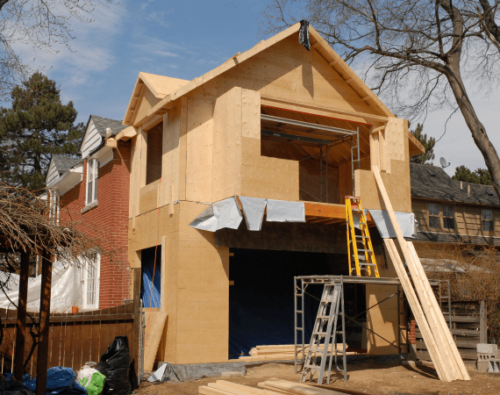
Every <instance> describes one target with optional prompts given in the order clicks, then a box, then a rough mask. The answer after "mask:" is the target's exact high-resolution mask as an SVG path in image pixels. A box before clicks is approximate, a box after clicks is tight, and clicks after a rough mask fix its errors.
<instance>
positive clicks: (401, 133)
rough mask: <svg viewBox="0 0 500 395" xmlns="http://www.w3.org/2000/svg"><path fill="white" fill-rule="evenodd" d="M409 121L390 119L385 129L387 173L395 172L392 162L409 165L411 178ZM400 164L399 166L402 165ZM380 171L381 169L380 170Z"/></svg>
mask: <svg viewBox="0 0 500 395" xmlns="http://www.w3.org/2000/svg"><path fill="white" fill-rule="evenodd" d="M407 134H408V121H406V120H405V119H399V118H389V121H388V122H387V126H386V128H385V132H384V136H385V156H386V168H387V173H388V174H391V172H392V171H393V167H392V161H393V160H397V161H399V162H400V163H401V162H402V163H405V164H407V165H408V177H409V175H410V174H409V159H410V158H409V146H408V144H409V143H408V137H407ZM400 163H399V164H398V165H400ZM379 170H380V169H379Z"/></svg>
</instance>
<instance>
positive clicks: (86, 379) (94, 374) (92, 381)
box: [78, 365, 106, 395]
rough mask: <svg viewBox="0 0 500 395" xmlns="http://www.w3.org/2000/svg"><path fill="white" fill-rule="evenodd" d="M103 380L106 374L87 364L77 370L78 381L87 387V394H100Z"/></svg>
mask: <svg viewBox="0 0 500 395" xmlns="http://www.w3.org/2000/svg"><path fill="white" fill-rule="evenodd" d="M105 381H106V376H104V375H103V374H102V373H100V372H99V371H98V370H96V369H94V368H91V367H88V366H87V365H85V366H84V367H83V368H82V369H81V370H80V371H79V372H78V382H79V383H80V384H81V385H82V386H83V387H85V388H86V389H87V392H88V393H89V395H100V394H102V390H103V389H104V383H105Z"/></svg>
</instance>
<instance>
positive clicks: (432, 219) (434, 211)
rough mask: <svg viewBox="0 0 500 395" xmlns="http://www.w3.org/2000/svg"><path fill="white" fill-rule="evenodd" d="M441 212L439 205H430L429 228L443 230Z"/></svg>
mask: <svg viewBox="0 0 500 395" xmlns="http://www.w3.org/2000/svg"><path fill="white" fill-rule="evenodd" d="M440 216H441V210H440V209H439V204H434V203H429V228H433V229H440V228H441V218H440Z"/></svg>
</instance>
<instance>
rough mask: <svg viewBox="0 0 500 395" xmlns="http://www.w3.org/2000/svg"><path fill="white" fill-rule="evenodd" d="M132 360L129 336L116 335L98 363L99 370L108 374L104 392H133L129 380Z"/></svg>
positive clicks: (114, 393)
mask: <svg viewBox="0 0 500 395" xmlns="http://www.w3.org/2000/svg"><path fill="white" fill-rule="evenodd" d="M130 362H131V359H130V350H129V347H128V339H127V336H118V337H116V338H115V340H113V343H111V345H110V346H109V347H108V350H107V351H106V352H105V353H104V354H102V356H101V361H100V362H99V363H98V364H97V370H98V371H99V372H101V373H102V374H103V375H104V376H106V382H105V384H104V391H103V393H104V394H110V395H128V394H130V393H131V392H132V386H131V385H130V381H129V370H130Z"/></svg>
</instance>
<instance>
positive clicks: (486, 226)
mask: <svg viewBox="0 0 500 395" xmlns="http://www.w3.org/2000/svg"><path fill="white" fill-rule="evenodd" d="M481 217H482V219H483V231H485V232H493V230H494V225H493V210H492V209H490V208H483V209H482V210H481Z"/></svg>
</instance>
